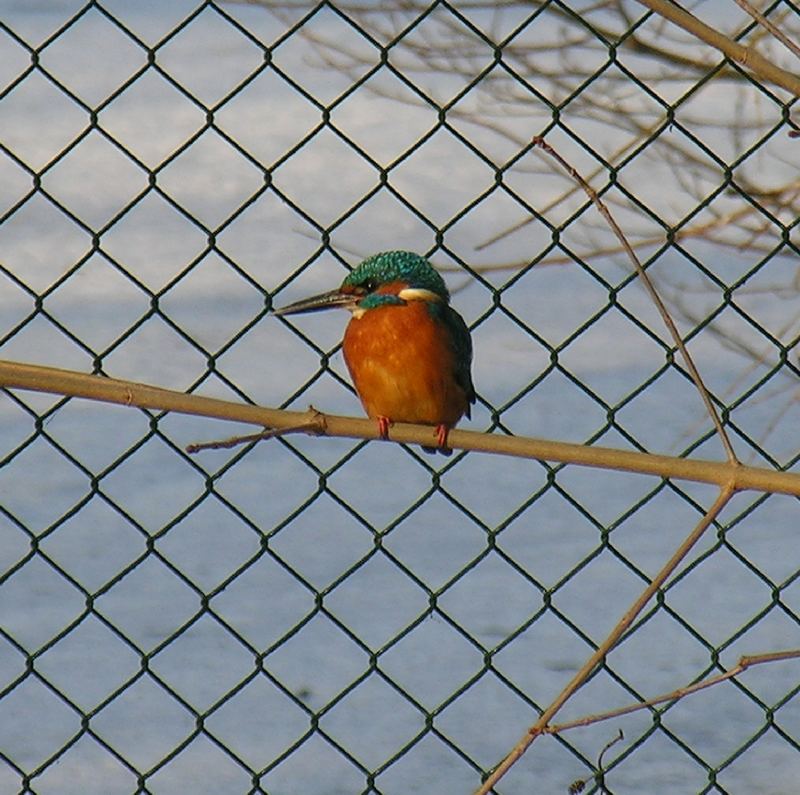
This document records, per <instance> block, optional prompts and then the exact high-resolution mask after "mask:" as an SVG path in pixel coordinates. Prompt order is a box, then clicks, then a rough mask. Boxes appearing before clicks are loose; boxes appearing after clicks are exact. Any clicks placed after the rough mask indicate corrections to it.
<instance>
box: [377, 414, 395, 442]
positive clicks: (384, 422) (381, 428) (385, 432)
mask: <svg viewBox="0 0 800 795" xmlns="http://www.w3.org/2000/svg"><path fill="white" fill-rule="evenodd" d="M391 424H392V421H391V420H390V419H389V418H388V417H378V434H379V435H380V437H381V439H383V440H384V441H385V440H386V439H388V438H389V426H390V425H391Z"/></svg>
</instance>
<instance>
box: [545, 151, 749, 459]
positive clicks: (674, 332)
mask: <svg viewBox="0 0 800 795" xmlns="http://www.w3.org/2000/svg"><path fill="white" fill-rule="evenodd" d="M533 143H534V144H535V145H536V146H538V147H540V148H541V149H543V150H544V151H545V152H547V154H549V155H550V156H551V157H552V158H554V159H555V160H556V161H557V162H558V164H559V165H560V166H561V167H562V168H563V169H564V170H565V171H566V172H567V173H568V174H569V175H570V176H571V177H572V178H573V179H574V180H575V181H576V182H578V183H579V184H580V186H581V187H582V188H583V190H584V191H585V192H586V195H587V196H588V197H589V198H590V199H591V200H592V202H593V203H594V205H595V207H597V209H598V211H599V212H600V214H601V215H602V216H603V218H605V220H606V221H607V223H608V225H609V226H610V227H611V229H612V231H613V232H614V234H615V235H616V236H617V239H618V240H619V242H620V244H621V245H622V247H623V249H624V250H625V253H626V254H627V255H628V258H629V259H630V260H631V262H632V263H633V266H634V268H635V269H636V272H637V273H638V274H639V278H640V279H641V280H642V283H643V284H644V286H645V289H646V290H647V292H648V293H649V295H650V298H651V299H652V301H653V303H655V305H656V308H657V309H658V312H659V314H660V315H661V318H662V319H663V321H664V323H665V324H666V326H667V329H668V330H669V333H670V335H671V336H672V339H673V341H674V342H675V346H676V347H677V348H678V350H679V351H680V352H681V355H682V356H683V359H684V361H685V362H686V369H687V370H688V371H689V375H690V376H691V377H692V381H694V383H695V386H696V387H697V390H698V392H699V393H700V398H701V399H702V401H703V403H704V405H705V407H706V411H708V414H709V416H710V418H711V422H712V423H713V424H714V428H715V429H716V431H717V434H718V435H719V437H720V441H721V442H722V446H723V448H724V450H725V454H726V456H727V458H728V461H730V462H731V464H736V463H737V458H736V453H735V452H734V450H733V445H732V444H731V440H730V439H729V438H728V434H727V433H726V431H725V428H724V427H723V426H722V421H721V420H720V418H719V415H718V414H717V410H716V408H715V407H714V403H713V402H712V400H711V395H710V394H709V392H708V389H706V386H705V384H704V383H703V379H702V378H701V377H700V371H699V370H698V369H697V367H695V364H694V360H693V359H692V357H691V356H690V355H689V350H688V349H687V347H686V345H685V344H684V342H683V338H682V337H681V335H680V332H679V331H678V328H677V326H676V325H675V323H674V321H673V320H672V317H671V316H670V314H669V312H668V311H667V307H666V306H665V305H664V302H663V301H662V300H661V297H660V296H659V294H658V292H656V288H655V286H654V285H653V282H652V281H651V279H650V277H649V276H648V275H647V272H646V271H645V269H644V267H643V266H642V263H641V262H640V261H639V258H638V257H637V256H636V253H635V252H634V250H633V249H632V248H631V246H630V244H629V243H628V240H627V238H626V237H625V235H624V233H623V231H622V230H621V229H620V228H619V226H618V224H617V222H616V221H615V220H614V217H613V216H612V215H611V213H610V212H609V210H608V207H606V205H605V204H604V203H603V201H602V200H601V198H600V197H599V196H598V195H597V191H595V189H594V188H593V187H592V186H591V185H589V183H588V182H586V180H585V179H584V178H583V177H582V176H581V175H580V173H579V172H578V171H577V170H576V169H575V168H574V167H573V166H571V165H570V164H569V163H568V162H567V161H566V160H565V159H564V158H563V157H562V156H561V155H560V154H559V153H558V152H557V151H556V150H555V149H553V147H552V146H550V144H548V143H547V142H546V141H545V140H544V139H543V138H540V137H538V136H537V137H535V138H534V139H533Z"/></svg>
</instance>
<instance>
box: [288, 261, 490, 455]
mask: <svg viewBox="0 0 800 795" xmlns="http://www.w3.org/2000/svg"><path fill="white" fill-rule="evenodd" d="M332 307H342V308H344V309H347V310H349V311H350V322H349V323H348V324H347V329H346V330H345V334H344V340H343V342H342V352H343V353H344V360H345V363H346V365H347V369H348V371H349V372H350V377H351V378H352V379H353V384H354V385H355V388H356V392H357V393H358V397H359V398H360V400H361V404H362V405H363V407H364V410H365V411H366V413H367V416H369V417H371V418H372V419H374V420H376V421H377V423H378V433H379V435H380V437H381V438H382V439H386V438H388V433H389V427H390V425H391V424H392V423H393V422H409V423H418V424H421V425H433V426H435V427H436V441H437V445H438V446H437V447H423V448H422V449H423V450H425V451H426V452H428V453H433V452H437V451H438V452H440V453H443V454H444V455H450V454H451V453H452V450H450V449H449V448H448V446H447V434H448V432H449V431H450V429H451V428H452V427H454V426H455V425H456V423H457V422H458V421H459V420H460V419H461V417H463V416H464V415H466V416H467V417H469V416H470V405H471V404H472V403H474V402H475V388H474V387H473V385H472V376H471V374H470V367H471V364H472V339H471V337H470V333H469V329H468V328H467V324H466V323H465V322H464V319H463V318H462V317H461V315H459V314H458V312H456V311H455V309H453V308H452V307H451V306H450V293H449V292H448V290H447V286H446V285H445V283H444V279H442V277H441V276H440V275H439V273H438V272H437V271H436V270H435V269H434V268H433V266H432V265H431V264H430V262H428V260H427V259H425V257H422V256H420V255H419V254H414V253H412V252H410V251H385V252H382V253H380V254H375V255H373V256H371V257H368V258H367V259H365V260H364V261H363V262H361V263H360V264H359V265H358V266H356V267H355V268H354V269H353V270H352V271H351V272H350V274H349V275H348V276H347V277H346V278H345V279H344V281H343V282H342V284H341V285H340V287H339V288H338V289H336V290H331V291H330V292H327V293H322V294H321V295H315V296H313V297H311V298H306V299H304V300H302V301H297V302H296V303H293V304H289V305H288V306H284V307H281V308H279V309H276V310H275V314H276V315H293V314H299V313H301V312H316V311H318V310H321V309H330V308H332Z"/></svg>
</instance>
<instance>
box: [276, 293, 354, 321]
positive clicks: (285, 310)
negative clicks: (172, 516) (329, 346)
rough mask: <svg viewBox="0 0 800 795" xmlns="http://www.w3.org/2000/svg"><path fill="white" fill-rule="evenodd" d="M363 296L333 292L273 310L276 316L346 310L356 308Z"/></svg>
mask: <svg viewBox="0 0 800 795" xmlns="http://www.w3.org/2000/svg"><path fill="white" fill-rule="evenodd" d="M360 298H361V296H359V295H356V294H354V293H345V292H343V291H342V290H331V291H330V292H328V293H322V294H321V295H315V296H312V297H311V298H304V299H303V300H302V301H295V302H294V303H293V304H289V305H288V306H281V307H278V308H277V309H273V310H272V314H274V315H299V314H301V313H303V312H319V311H320V310H321V309H331V308H332V307H336V306H341V307H344V308H345V309H350V308H352V307H354V306H355V305H356V304H357V303H358V301H359V299H360Z"/></svg>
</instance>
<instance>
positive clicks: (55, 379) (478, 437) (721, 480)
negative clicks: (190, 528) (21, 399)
mask: <svg viewBox="0 0 800 795" xmlns="http://www.w3.org/2000/svg"><path fill="white" fill-rule="evenodd" d="M0 388H5V389H26V390H30V391H34V392H48V393H51V394H55V395H64V396H67V397H77V398H85V399H87V400H97V401H101V402H104V403H115V404H119V405H123V406H135V407H138V408H142V409H153V410H156V411H172V412H176V413H178V414H192V415H196V416H201V417H209V418H211V419H221V420H230V421H232V422H244V423H249V424H251V425H256V426H260V427H262V428H270V429H276V430H279V431H281V432H284V433H289V432H294V433H307V434H310V435H313V436H335V437H346V438H350V439H378V430H377V426H376V424H375V423H374V422H373V421H372V420H369V419H366V418H364V419H362V418H357V417H340V416H336V415H329V414H322V413H321V412H319V411H317V410H316V409H310V410H309V411H284V410H281V409H273V408H265V407H262V406H252V405H248V404H246V403H234V402H232V401H228V400H220V399H218V398H210V397H203V396H201V395H189V394H186V393H184V392H176V391H173V390H170V389H162V388H160V387H154V386H148V385H147V384H139V383H136V382H134V381H121V380H118V379H115V378H105V377H103V376H97V375H89V374H87V373H80V372H76V371H74V370H62V369H59V368H55V367H43V366H40V365H32V364H21V363H17V362H8V361H1V360H0ZM389 438H390V440H391V441H394V442H402V443H404V444H422V445H429V446H433V445H435V444H436V432H435V429H434V428H432V427H429V426H427V425H407V424H405V423H397V424H395V425H392V426H391V428H390V429H389ZM447 441H448V444H449V446H450V447H453V448H456V449H459V450H474V451H476V452H484V453H496V454H498V455H508V456H515V457H518V458H533V459H537V460H540V461H552V462H556V463H566V464H576V465H578V466H587V467H599V468H603V469H613V470H618V471H622V472H636V473H639V474H643V475H655V476H657V477H663V478H674V479H677V480H691V481H695V482H698V483H711V484H714V485H717V486H722V487H724V486H731V487H732V488H733V489H734V490H737V491H738V490H745V489H751V490H755V491H768V492H775V493H780V494H791V495H794V496H800V474H798V473H793V472H779V471H776V470H773V469H764V468H759V467H748V466H742V465H740V464H732V463H729V462H718V461H703V460H697V459H687V458H676V457H673V456H665V455H653V454H650V453H639V452H635V451H632V450H617V449H614V448H610V447H599V446H592V447H588V446H586V445H582V444H568V443H566V442H554V441H549V440H547V439H531V438H527V437H523V436H504V435H500V434H489V433H478V432H475V431H461V430H457V429H454V430H452V431H451V432H450V434H449V435H448V437H447Z"/></svg>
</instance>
